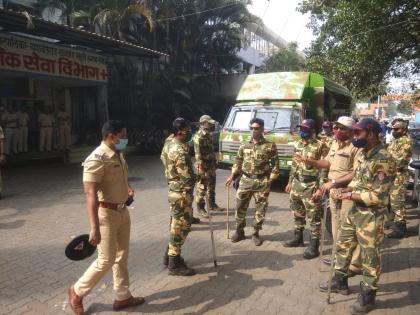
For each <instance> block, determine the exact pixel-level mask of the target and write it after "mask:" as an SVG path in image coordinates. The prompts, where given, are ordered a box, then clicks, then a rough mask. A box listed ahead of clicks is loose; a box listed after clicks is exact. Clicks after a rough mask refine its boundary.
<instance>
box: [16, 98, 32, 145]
mask: <svg viewBox="0 0 420 315" xmlns="http://www.w3.org/2000/svg"><path fill="white" fill-rule="evenodd" d="M17 115H18V124H19V142H18V150H19V152H28V125H29V122H30V120H31V119H30V117H29V114H28V112H27V111H26V107H25V106H22V107H21V108H20V111H18V113H17Z"/></svg>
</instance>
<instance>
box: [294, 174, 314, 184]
mask: <svg viewBox="0 0 420 315" xmlns="http://www.w3.org/2000/svg"><path fill="white" fill-rule="evenodd" d="M296 179H297V180H298V181H300V182H302V183H312V182H316V181H318V176H296Z"/></svg>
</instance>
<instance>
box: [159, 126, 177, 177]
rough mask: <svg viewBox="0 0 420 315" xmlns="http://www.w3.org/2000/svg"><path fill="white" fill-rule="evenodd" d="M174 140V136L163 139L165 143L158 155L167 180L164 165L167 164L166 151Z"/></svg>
mask: <svg viewBox="0 0 420 315" xmlns="http://www.w3.org/2000/svg"><path fill="white" fill-rule="evenodd" d="M173 139H174V135H173V134H170V135H169V136H168V137H167V138H166V139H165V143H164V145H163V149H162V153H161V154H160V160H161V161H162V164H163V167H164V168H165V177H166V178H168V175H169V174H167V168H166V165H167V164H168V149H169V144H170V143H171V141H172V140H173Z"/></svg>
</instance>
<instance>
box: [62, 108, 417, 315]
mask: <svg viewBox="0 0 420 315" xmlns="http://www.w3.org/2000/svg"><path fill="white" fill-rule="evenodd" d="M213 125H214V120H213V119H212V118H211V117H210V116H208V115H204V116H202V117H201V118H200V130H199V132H198V133H197V134H196V135H195V136H194V139H193V141H194V149H195V150H194V151H195V157H196V162H195V164H194V165H193V163H192V158H191V156H190V153H189V146H188V143H189V142H190V141H191V140H192V138H193V135H192V132H191V126H190V124H189V122H188V121H186V120H185V119H183V118H177V119H175V120H174V122H173V126H172V127H173V130H172V131H173V133H172V134H171V135H170V136H169V137H168V138H167V139H166V141H165V144H164V147H163V150H162V153H161V161H162V163H163V165H164V168H165V176H166V179H167V184H168V188H169V192H168V202H169V208H170V224H169V242H168V245H167V247H166V249H165V252H164V260H163V263H164V265H165V266H166V267H167V268H168V274H169V275H176V276H192V275H194V274H195V270H194V269H193V268H190V267H188V265H187V264H186V262H185V260H184V259H183V257H182V256H181V252H182V245H183V244H184V242H185V240H186V238H187V236H188V234H189V232H190V230H191V224H193V223H199V219H198V218H194V216H193V201H194V188H195V187H196V203H197V209H198V212H199V213H200V214H201V215H202V216H205V217H206V216H210V217H211V215H210V213H209V212H210V211H224V210H225V209H222V208H220V207H219V206H218V205H217V204H216V199H215V183H216V157H215V153H214V150H213V145H212V141H211V132H212V128H213ZM249 127H250V141H249V142H245V143H242V144H241V145H240V147H239V150H238V153H237V157H236V162H235V164H234V166H233V167H232V173H231V175H230V176H229V177H228V178H227V180H226V186H231V185H232V184H233V183H237V193H236V209H235V222H236V231H235V233H234V235H233V236H232V237H231V241H232V242H234V243H236V242H240V241H242V240H244V239H245V231H244V228H245V226H246V213H247V209H248V207H249V203H250V200H251V198H252V197H254V199H255V204H256V206H255V214H254V221H253V233H252V241H253V242H254V244H255V245H256V246H260V245H261V244H262V243H263V239H262V237H261V235H260V231H261V229H262V227H263V223H264V218H265V213H266V210H267V207H268V197H269V194H270V188H271V184H272V181H273V180H275V179H277V178H278V177H279V173H280V172H279V161H278V154H277V147H276V145H275V144H274V143H273V142H270V141H268V140H267V139H265V137H264V121H263V120H262V119H259V118H254V119H252V120H251V121H250V123H249ZM298 127H299V128H300V132H299V139H298V140H296V142H295V153H294V156H293V162H292V167H291V171H290V177H289V180H288V184H287V186H286V192H287V193H289V194H290V208H291V210H292V213H293V218H294V226H295V228H294V238H293V239H292V240H290V241H288V242H286V243H285V244H284V246H286V247H303V246H304V237H303V230H304V229H305V226H306V220H307V219H308V221H309V223H310V230H311V231H310V242H309V245H308V247H307V248H306V249H305V251H304V252H303V257H304V258H305V259H312V258H315V257H318V256H319V255H320V252H319V246H320V237H321V233H322V231H321V230H322V227H321V219H322V209H321V203H322V200H323V199H325V198H328V199H329V206H330V209H331V214H332V226H333V244H334V245H333V253H332V259H330V260H325V263H327V264H329V265H330V266H331V267H332V268H333V270H334V276H333V277H332V279H331V281H328V282H325V283H321V284H320V290H321V291H331V292H337V293H340V294H349V288H348V278H349V277H352V276H354V275H356V274H361V273H362V274H363V281H362V282H361V283H360V290H361V292H360V295H359V297H358V298H357V300H356V302H355V303H353V304H352V305H351V306H350V311H351V313H352V314H365V313H367V312H369V311H370V310H372V309H373V308H374V305H375V297H376V291H377V289H378V287H377V284H378V281H379V276H380V272H381V257H380V252H379V245H380V243H381V242H382V240H383V238H384V235H385V234H384V223H385V221H386V219H387V211H388V205H389V200H390V202H391V209H392V211H393V212H394V213H395V216H394V218H393V220H394V222H393V226H392V229H393V231H392V233H390V234H388V237H391V238H401V237H404V236H405V234H406V213H405V207H404V202H405V183H406V181H407V176H408V171H407V167H408V163H409V160H410V157H411V152H412V149H413V145H412V141H411V139H410V138H409V136H408V135H407V127H408V126H407V123H406V122H405V121H403V120H399V119H397V120H395V121H394V122H393V123H392V130H393V137H394V140H393V142H392V143H391V144H390V145H389V147H388V149H387V148H386V147H385V145H384V144H383V142H382V141H381V138H380V133H381V128H380V125H379V123H378V122H377V121H376V120H374V119H370V118H365V119H363V120H362V121H361V122H358V123H357V124H356V123H355V121H354V120H353V119H352V118H351V117H345V116H342V117H340V118H338V120H337V121H335V122H334V123H325V124H323V132H322V133H321V135H320V136H319V139H317V137H316V128H315V121H314V120H312V119H305V120H303V121H302V123H301V124H300V125H299V126H298ZM102 134H103V142H102V144H101V146H99V147H98V148H97V149H95V151H93V152H92V154H91V155H90V156H89V157H88V158H87V159H86V160H85V162H84V175H83V181H84V186H85V192H86V196H87V206H88V213H89V221H90V226H91V231H90V236H89V241H90V243H91V244H92V245H98V259H97V260H96V261H95V262H93V263H92V265H91V266H90V267H89V269H88V270H87V271H86V272H85V274H84V275H83V276H82V277H81V278H80V279H79V280H78V281H77V282H76V283H75V284H74V285H72V286H70V288H69V300H70V305H71V307H72V309H73V311H74V312H75V313H76V314H78V315H81V314H84V311H83V297H84V296H85V295H87V294H88V293H89V292H90V291H91V290H92V288H93V287H94V286H95V285H96V284H97V283H98V281H99V280H100V279H101V278H102V277H103V276H104V274H105V273H106V272H107V271H108V270H109V269H110V268H111V267H112V268H113V273H114V290H115V291H116V300H115V301H114V309H115V310H120V309H122V308H125V307H129V306H134V305H139V304H141V303H143V302H144V298H142V297H133V296H132V295H131V293H130V291H129V280H128V269H127V260H128V247H129V233H127V231H128V232H129V230H130V218H129V214H128V211H127V207H126V200H128V198H129V197H130V196H131V197H132V196H133V195H134V191H133V190H132V189H131V187H130V186H129V184H128V175H127V172H128V168H127V164H126V162H125V159H124V157H123V154H122V151H123V150H124V148H125V146H126V145H127V142H128V140H127V130H126V128H125V127H124V125H123V124H122V123H121V122H118V121H110V122H107V123H106V124H105V125H104V127H103V129H102ZM321 170H326V171H323V172H322V171H321ZM205 204H207V205H208V207H207V209H206V208H205Z"/></svg>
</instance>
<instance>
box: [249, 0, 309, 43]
mask: <svg viewBox="0 0 420 315" xmlns="http://www.w3.org/2000/svg"><path fill="white" fill-rule="evenodd" d="M299 2H301V0H270V1H267V0H253V1H252V5H250V6H248V9H249V10H250V12H251V13H253V14H255V15H257V16H259V17H260V18H262V19H263V21H264V24H265V25H267V26H268V27H269V28H270V29H272V30H273V31H274V32H275V33H277V34H278V35H279V36H281V37H282V38H283V39H285V40H286V41H288V42H292V41H295V42H297V43H298V48H299V50H301V51H303V50H304V49H305V48H308V47H309V46H310V43H311V41H312V40H313V39H314V36H313V35H312V31H311V30H310V29H308V28H307V27H306V24H308V22H309V15H303V14H301V13H300V12H298V11H296V8H297V6H298V3H299Z"/></svg>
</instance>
